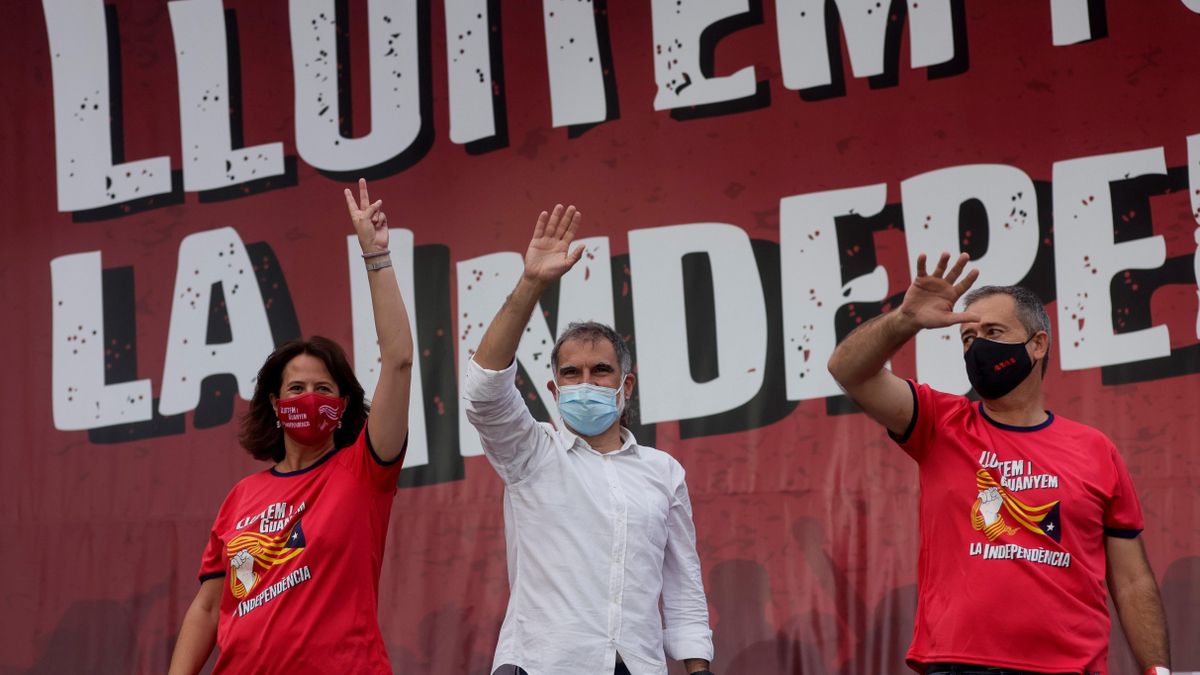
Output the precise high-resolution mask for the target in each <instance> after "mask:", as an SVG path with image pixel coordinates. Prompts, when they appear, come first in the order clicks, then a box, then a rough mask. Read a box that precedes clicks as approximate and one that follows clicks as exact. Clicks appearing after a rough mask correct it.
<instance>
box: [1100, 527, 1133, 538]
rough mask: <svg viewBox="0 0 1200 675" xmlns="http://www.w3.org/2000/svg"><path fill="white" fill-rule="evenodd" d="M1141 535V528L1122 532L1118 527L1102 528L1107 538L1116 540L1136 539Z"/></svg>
mask: <svg viewBox="0 0 1200 675" xmlns="http://www.w3.org/2000/svg"><path fill="white" fill-rule="evenodd" d="M1141 533H1142V530H1141V528H1138V529H1135V530H1124V529H1121V528H1118V527H1106V528H1104V534H1105V535H1106V536H1109V537H1117V538H1118V539H1136V538H1137V536H1138V535H1139V534H1141Z"/></svg>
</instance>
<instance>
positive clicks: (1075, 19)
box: [1050, 0, 1095, 47]
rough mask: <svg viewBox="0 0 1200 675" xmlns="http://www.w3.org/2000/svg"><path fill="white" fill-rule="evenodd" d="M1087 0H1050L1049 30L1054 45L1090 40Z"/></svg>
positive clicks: (1089, 13)
mask: <svg viewBox="0 0 1200 675" xmlns="http://www.w3.org/2000/svg"><path fill="white" fill-rule="evenodd" d="M1088 4H1089V3H1088V0H1050V30H1051V33H1052V35H1053V37H1052V41H1053V44H1054V46H1055V47H1062V46H1065V45H1073V44H1078V43H1080V42H1087V41H1088V40H1091V39H1092V38H1093V37H1095V36H1094V35H1092V25H1091V24H1092V21H1091V11H1090V10H1089V9H1088Z"/></svg>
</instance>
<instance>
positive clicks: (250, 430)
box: [238, 335, 370, 462]
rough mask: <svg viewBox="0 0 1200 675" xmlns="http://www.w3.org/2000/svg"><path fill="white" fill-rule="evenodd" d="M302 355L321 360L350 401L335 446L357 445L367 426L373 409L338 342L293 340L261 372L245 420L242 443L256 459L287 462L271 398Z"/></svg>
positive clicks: (334, 439)
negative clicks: (291, 365)
mask: <svg viewBox="0 0 1200 675" xmlns="http://www.w3.org/2000/svg"><path fill="white" fill-rule="evenodd" d="M301 354H308V355H309V356H314V357H316V358H318V359H321V361H322V362H323V363H324V364H325V368H326V369H328V370H329V374H330V375H332V376H333V381H334V383H336V384H337V388H338V394H339V395H340V396H341V397H342V398H344V399H346V410H345V412H344V413H342V423H341V426H340V427H339V428H338V429H337V430H335V431H334V432H333V444H334V446H335V447H338V448H343V447H346V446H347V445H350V444H351V443H353V442H354V441H355V440H356V439H357V438H358V434H359V432H360V431H362V428H363V425H364V424H366V423H367V413H368V412H369V411H370V406H369V404H368V403H367V400H366V396H365V395H364V392H363V388H362V385H361V384H359V383H358V378H357V377H355V376H354V368H352V367H351V366H350V360H349V359H347V358H346V352H345V351H343V350H342V348H341V347H340V346H339V345H338V343H336V342H334V341H333V340H330V339H329V338H326V337H321V336H320V335H314V336H312V337H310V338H309V339H307V340H303V339H297V340H292V341H291V342H286V343H284V344H282V345H280V346H279V347H277V348H276V349H275V351H274V352H272V353H271V355H270V356H268V357H267V360H266V362H264V363H263V365H262V368H260V369H259V371H258V378H257V379H256V381H255V384H254V397H253V398H251V399H250V410H249V411H247V412H246V414H245V416H243V417H242V428H241V431H239V432H238V442H239V443H241V445H242V447H243V448H245V449H246V451H247V452H249V453H250V454H251V455H252V456H253V457H254V459H259V460H263V461H275V462H278V461H281V460H283V457H284V451H283V429H280V428H279V426H278V424H277V422H278V419H277V418H276V417H275V409H274V408H273V407H272V406H271V395H272V394H274V395H275V396H276V397H278V396H279V393H280V388H281V387H282V386H283V369H284V368H285V367H287V364H289V363H291V361H292V359H294V358H296V357H297V356H299V355H301Z"/></svg>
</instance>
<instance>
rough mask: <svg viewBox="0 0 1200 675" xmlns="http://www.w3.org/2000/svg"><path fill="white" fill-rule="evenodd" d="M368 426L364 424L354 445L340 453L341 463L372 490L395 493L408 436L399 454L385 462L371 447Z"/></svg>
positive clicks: (406, 448) (406, 449)
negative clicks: (341, 456)
mask: <svg viewBox="0 0 1200 675" xmlns="http://www.w3.org/2000/svg"><path fill="white" fill-rule="evenodd" d="M369 426H370V425H369V424H364V425H363V428H362V431H360V432H359V433H358V439H357V440H355V441H354V445H352V446H350V447H348V448H346V449H345V450H343V451H342V453H341V454H342V455H343V456H344V460H343V461H344V462H345V463H346V465H347V468H348V469H350V471H352V472H353V473H354V474H355V475H356V476H358V477H359V478H360V479H361V480H362V481H363V482H365V483H366V484H367V485H369V486H370V487H371V488H372V489H374V490H376V491H378V492H384V493H390V492H395V491H396V481H397V480H399V478H400V469H401V467H402V466H403V464H404V455H405V453H407V452H408V436H407V435H405V436H404V445H403V446H402V447H401V448H400V454H398V455H396V458H395V459H393V460H391V461H390V462H385V461H383V460H382V459H380V458H379V455H377V454H375V448H374V447H372V446H371V434H370V433H368V430H367V429H368V427H369Z"/></svg>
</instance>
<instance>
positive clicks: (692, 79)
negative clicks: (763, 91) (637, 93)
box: [650, 0, 758, 110]
mask: <svg viewBox="0 0 1200 675" xmlns="http://www.w3.org/2000/svg"><path fill="white" fill-rule="evenodd" d="M749 9H750V7H749V3H748V2H747V0H706V1H705V2H687V3H683V4H680V3H679V2H678V1H677V0H651V2H650V13H651V16H652V19H653V23H654V81H655V82H656V83H657V84H658V94H657V95H655V97H654V109H655V110H671V109H674V108H685V107H689V106H698V105H708V104H711V103H722V102H725V101H736V100H738V99H743V98H747V97H750V96H753V95H754V92H755V91H756V89H757V87H758V83H757V82H756V81H755V77H754V66H746V67H744V68H741V69H739V70H738V71H737V72H736V73H734V74H732V75H727V76H724V77H705V76H704V74H703V73H702V72H700V46H701V45H700V35H701V33H703V32H704V30H705V29H706V28H708V27H709V25H711V24H712V23H713V22H716V21H720V20H721V19H725V18H728V17H731V16H736V15H738V14H743V13H746V12H747V11H749Z"/></svg>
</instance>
